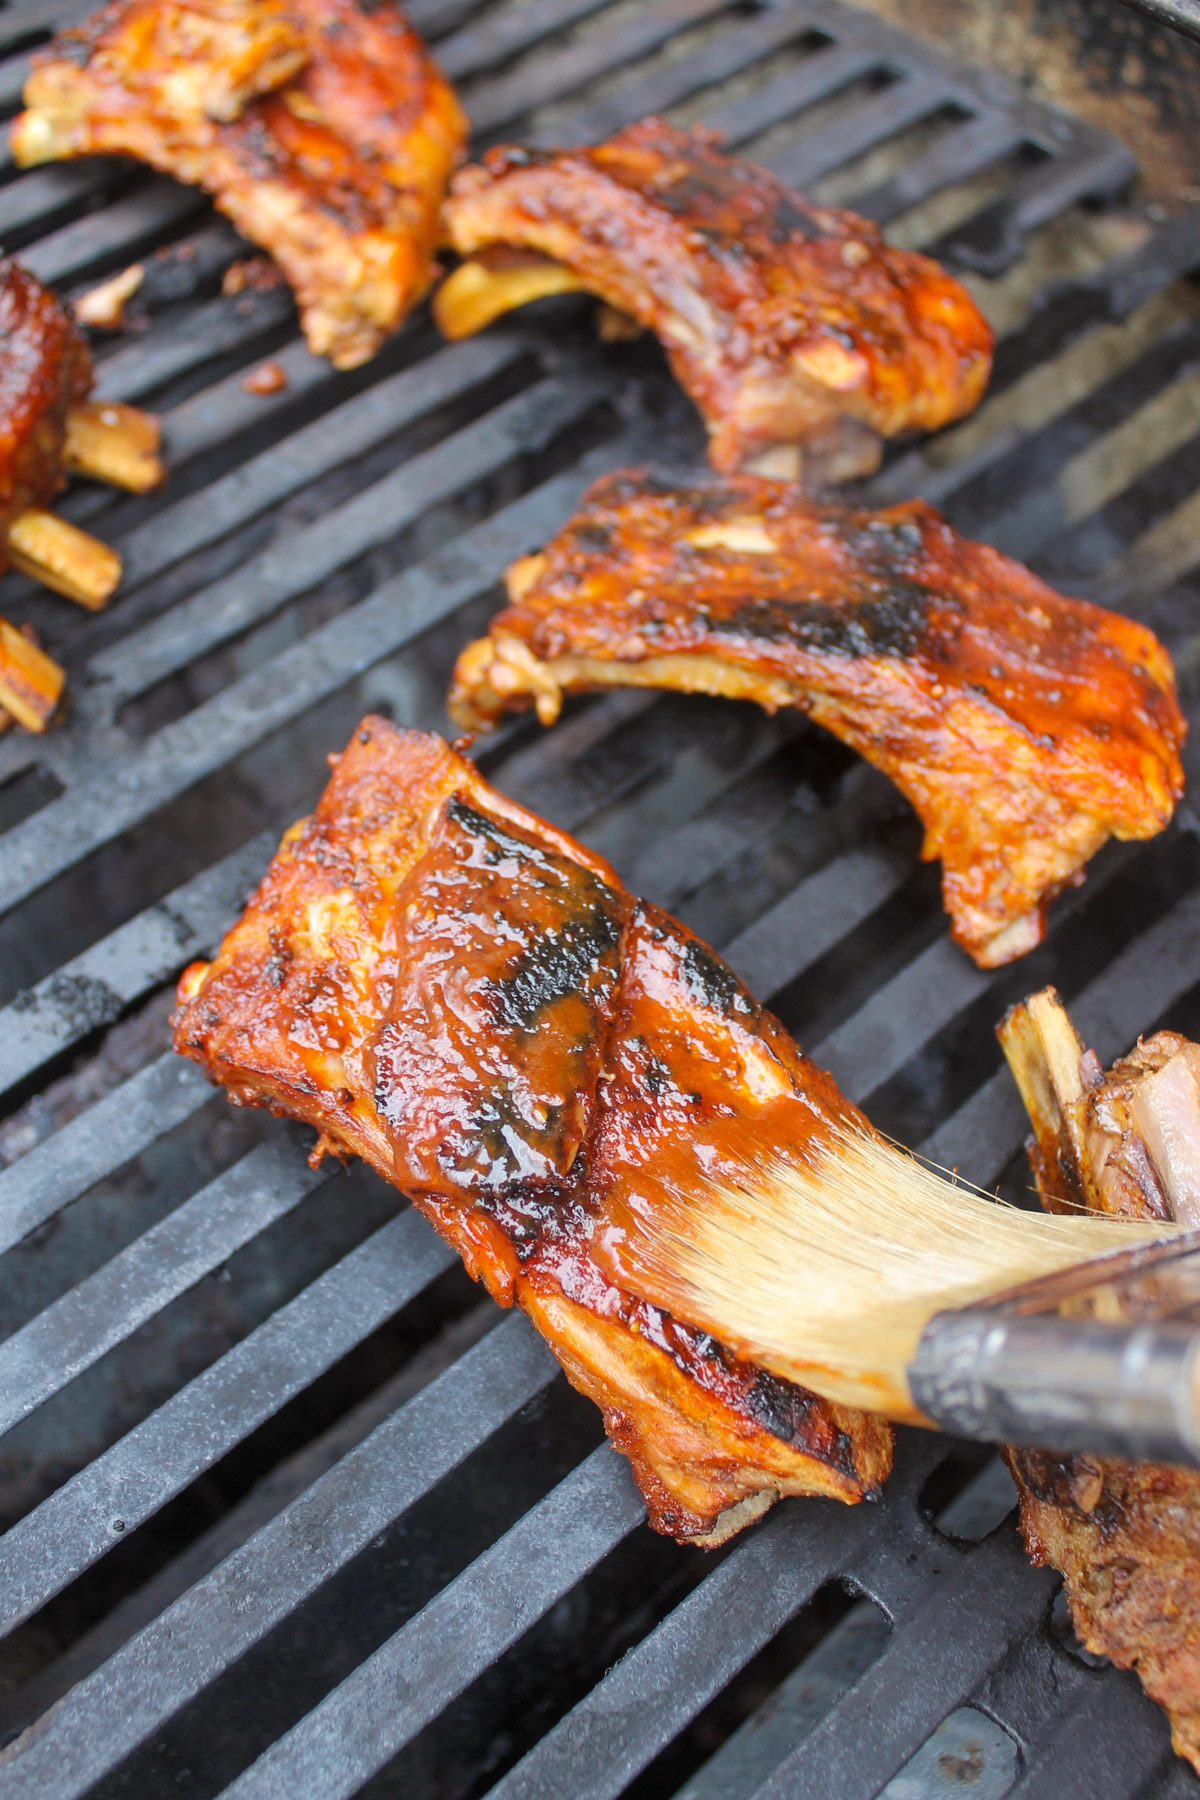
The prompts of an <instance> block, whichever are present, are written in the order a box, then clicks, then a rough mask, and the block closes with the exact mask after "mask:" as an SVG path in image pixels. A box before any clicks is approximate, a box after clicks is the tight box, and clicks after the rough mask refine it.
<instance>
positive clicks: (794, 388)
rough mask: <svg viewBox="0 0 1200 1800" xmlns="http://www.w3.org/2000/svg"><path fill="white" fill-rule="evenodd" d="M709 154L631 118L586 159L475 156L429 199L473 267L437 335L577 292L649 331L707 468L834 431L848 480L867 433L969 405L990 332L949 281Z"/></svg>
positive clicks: (559, 154)
mask: <svg viewBox="0 0 1200 1800" xmlns="http://www.w3.org/2000/svg"><path fill="white" fill-rule="evenodd" d="M718 143H719V140H718V139H717V138H716V137H715V136H714V135H713V134H712V133H710V132H705V131H699V130H694V131H680V130H677V129H676V128H675V127H674V126H671V125H668V124H666V123H665V122H664V121H663V120H661V119H644V120H643V121H642V122H641V123H640V124H638V125H633V126H630V127H629V128H628V129H626V130H624V131H621V132H619V133H618V134H617V135H616V136H615V137H613V138H610V139H608V141H607V142H605V143H602V144H596V145H594V146H592V147H591V148H582V149H577V150H555V151H542V150H524V149H520V148H517V147H514V146H509V147H506V148H501V149H495V150H491V151H489V152H488V153H487V155H486V156H485V157H484V159H483V162H482V163H481V164H477V165H472V166H471V167H469V168H466V169H463V170H462V171H461V172H460V173H459V174H458V175H457V176H456V177H455V179H454V182H453V184H452V187H451V194H450V199H449V200H448V202H447V205H446V209H445V220H446V228H447V231H448V234H449V238H450V241H451V243H452V244H453V246H454V248H455V249H456V250H458V251H459V252H460V253H461V254H462V255H463V256H465V257H469V258H471V259H472V260H471V261H470V262H468V263H465V264H464V265H463V266H462V267H461V268H460V269H458V270H456V272H455V273H454V274H453V275H452V276H451V277H450V279H449V280H448V281H447V282H446V283H445V284H444V285H443V287H442V288H441V289H440V290H439V293H438V295H437V297H436V300H435V306H434V310H435V316H436V317H437V319H438V321H439V323H440V324H441V325H442V328H443V330H445V331H446V332H447V333H448V335H451V336H456V337H457V336H464V335H466V333H467V332H469V331H473V330H477V329H479V327H480V326H481V325H485V324H487V323H488V321H489V319H491V318H494V317H495V316H496V315H497V314H498V313H500V312H502V311H504V310H507V308H508V307H510V306H517V305H522V304H524V303H525V302H526V301H527V300H529V299H533V298H536V297H537V296H538V295H539V294H543V293H554V292H561V291H563V289H564V288H569V287H578V288H584V289H587V290H588V291H589V292H590V293H594V294H596V295H598V296H599V297H600V298H601V299H602V300H604V301H605V302H607V304H608V305H609V307H611V308H615V309H616V311H617V312H618V313H620V314H624V315H627V316H629V317H632V318H633V319H634V320H635V321H636V322H637V324H639V325H641V326H642V327H644V328H645V329H647V330H650V331H654V332H656V333H657V334H658V336H659V337H660V338H661V339H662V342H663V345H664V347H665V349H666V352H667V355H668V357H669V359H670V362H671V366H672V368H673V369H674V371H675V374H676V377H677V378H678V380H679V382H680V383H681V385H682V386H683V387H684V388H685V389H686V391H687V393H688V394H689V395H690V396H691V398H692V399H693V400H694V401H695V403H696V405H697V407H698V408H699V409H700V412H701V414H702V416H703V418H704V422H705V424H706V426H707V427H708V432H709V455H710V458H711V460H712V463H713V466H714V468H717V469H736V468H739V467H741V466H743V465H744V464H746V463H748V462H750V461H752V460H754V459H757V458H761V457H762V456H763V455H764V454H766V455H773V454H778V452H779V450H780V448H781V447H787V446H796V445H801V446H809V447H810V448H814V447H817V446H819V445H820V444H821V443H822V441H823V440H828V439H829V438H830V436H831V435H838V434H840V433H841V432H842V423H843V421H850V424H851V427H852V428H857V436H858V439H859V453H860V454H859V456H858V458H857V459H854V457H853V455H852V459H851V462H850V463H849V464H848V465H847V467H846V468H845V469H843V470H842V471H840V472H841V473H854V472H861V471H862V469H863V468H864V467H866V466H869V463H870V460H871V457H870V455H869V454H867V452H868V449H869V448H874V452H875V455H876V456H877V440H876V439H875V438H874V436H873V434H877V433H882V434H883V435H884V436H888V437H890V436H892V435H894V434H895V433H897V432H901V431H908V430H911V429H914V428H916V429H920V430H926V431H928V430H933V429H935V428H936V427H937V426H940V425H944V424H946V423H947V422H948V421H949V420H951V419H957V418H960V417H961V416H962V415H963V414H964V413H967V412H970V410H971V408H972V407H973V406H975V405H976V404H977V403H978V401H979V398H980V396H981V395H982V393H983V390H984V387H985V386H986V383H987V379H988V374H989V372H990V369H991V353H992V334H991V331H990V329H989V327H988V325H987V323H986V321H985V320H984V318H983V316H982V314H981V313H980V311H979V309H978V307H977V306H976V305H975V302H974V301H973V300H972V298H971V296H970V294H969V293H968V292H967V290H966V289H965V288H964V287H963V286H962V285H961V283H959V282H957V281H955V280H953V279H952V278H951V277H950V276H949V275H947V274H946V272H945V270H944V269H941V268H939V266H938V265H937V264H936V263H935V262H931V261H930V259H929V258H928V257H926V256H920V255H918V254H916V253H915V252H913V251H908V250H897V249H893V248H892V247H891V246H890V245H888V244H886V243H885V242H884V240H883V239H882V237H881V236H880V234H879V232H878V231H877V229H876V227H875V226H874V225H872V224H871V223H870V222H869V220H866V219H862V218H859V217H858V216H857V215H856V214H855V213H849V212H841V211H838V210H836V209H834V208H832V207H822V206H813V205H811V204H810V203H809V202H808V201H807V200H805V199H803V198H802V197H801V196H800V195H799V194H795V193H792V192H791V191H790V190H789V189H788V188H786V187H784V186H783V184H782V183H781V182H779V181H777V180H776V178H775V177H774V176H773V175H772V174H770V173H769V171H768V170H766V169H763V168H759V167H758V166H757V165H756V164H754V163H748V162H742V161H740V160H739V159H737V158H735V157H732V156H726V155H724V154H723V153H722V152H721V150H720V149H719V148H718ZM771 472H772V473H789V474H790V473H795V472H797V471H796V470H795V469H794V468H792V469H787V468H784V467H783V466H781V465H780V464H779V463H778V462H776V463H774V464H772V467H771Z"/></svg>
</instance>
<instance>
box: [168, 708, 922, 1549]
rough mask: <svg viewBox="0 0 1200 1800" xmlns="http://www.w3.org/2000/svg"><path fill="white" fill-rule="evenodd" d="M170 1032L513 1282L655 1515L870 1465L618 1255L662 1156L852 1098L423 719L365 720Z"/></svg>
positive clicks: (830, 1416) (683, 1522) (864, 1435)
mask: <svg viewBox="0 0 1200 1800" xmlns="http://www.w3.org/2000/svg"><path fill="white" fill-rule="evenodd" d="M175 1043H176V1047H177V1049H179V1050H180V1051H181V1052H182V1053H183V1054H184V1055H187V1056H191V1057H193V1058H194V1059H196V1060H197V1061H199V1062H200V1063H201V1064H202V1065H203V1066H204V1067H205V1068H206V1070H207V1071H208V1073H209V1074H210V1075H211V1076H212V1077H213V1078H214V1079H215V1080H217V1081H219V1082H220V1083H221V1084H222V1085H223V1086H224V1087H226V1089H227V1090H228V1091H229V1093H230V1096H231V1098H233V1099H234V1100H235V1101H236V1102H239V1103H243V1104H249V1105H259V1106H269V1107H271V1108H272V1109H273V1110H275V1111H277V1112H280V1113H284V1114H287V1115H289V1116H291V1117H294V1118H298V1119H302V1120H304V1121H306V1122H308V1123H310V1124H312V1125H314V1126H316V1127H317V1129H318V1130H319V1131H320V1132H321V1134H322V1136H321V1147H322V1148H324V1149H332V1150H334V1151H336V1152H338V1153H353V1154H356V1155H359V1156H362V1157H364V1158H365V1159H366V1160H367V1161H368V1162H370V1163H371V1164H372V1166H373V1167H374V1168H376V1169H377V1170H378V1171H379V1172H380V1173H381V1174H382V1175H383V1176H384V1177H385V1178H386V1179H388V1180H390V1181H393V1182H395V1183H396V1184H397V1185H398V1186H400V1187H401V1188H402V1189H403V1190H404V1191H405V1192H406V1193H407V1194H409V1195H410V1196H411V1198H412V1199H413V1200H414V1202H415V1203H416V1204H417V1205H418V1206H419V1207H420V1208H421V1210H422V1211H424V1212H425V1213H426V1215H427V1216H428V1217H429V1218H430V1219H431V1220H432V1221H433V1223H434V1224H435V1226H436V1227H437V1229H438V1230H439V1231H441V1232H442V1234H443V1235H444V1236H445V1237H446V1238H448V1240H449V1241H450V1242H451V1243H453V1244H454V1246H455V1247H456V1248H457V1249H458V1250H459V1252H460V1253H461V1255H462V1256H463V1259H464V1261H465V1262H466V1264H467V1267H468V1269H469V1270H470V1271H471V1273H472V1274H473V1275H474V1276H475V1277H476V1278H477V1279H479V1280H482V1281H483V1282H484V1283H485V1284H486V1286H487V1288H488V1290H489V1292H490V1293H492V1294H493V1295H494V1297H495V1298H496V1299H497V1300H499V1301H500V1302H501V1303H502V1304H504V1305H511V1304H512V1303H514V1302H516V1303H517V1304H519V1305H521V1306H522V1307H523V1308H524V1310H525V1311H526V1312H527V1313H528V1314H529V1316H530V1317H531V1318H532V1320H533V1321H534V1323H535V1324H536V1325H537V1327H538V1328H539V1330H541V1331H542V1333H543V1334H544V1335H545V1336H546V1338H547V1339H548V1341H549V1342H550V1344H551V1346H552V1348H553V1349H554V1351H555V1354H556V1355H557V1356H558V1358H559V1360H560V1362H561V1363H562V1365H563V1367H564V1369H565V1370H566V1373H567V1375H568V1377H569V1379H570V1380H571V1381H572V1382H573V1383H574V1385H575V1386H576V1387H578V1388H580V1389H581V1390H582V1391H583V1392H584V1393H586V1394H588V1395H589V1396H590V1397H591V1398H592V1399H593V1400H595V1401H596V1402H597V1404H598V1405H599V1406H600V1407H601V1408H602V1409H603V1412H604V1418H605V1425H606V1428H607V1430H608V1432H609V1434H610V1436H611V1437H612V1438H613V1439H614V1441H615V1442H616V1443H617V1444H618V1445H619V1447H620V1448H621V1449H622V1450H623V1451H624V1452H625V1454H626V1455H627V1456H628V1457H629V1458H630V1460H631V1462H632V1463H633V1467H634V1472H635V1474H636V1476H637V1480H638V1482H639V1485H640V1486H641V1488H642V1491H643V1493H644V1495H645V1497H646V1502H647V1506H648V1509H649V1514H650V1518H651V1522H652V1523H653V1524H654V1525H655V1526H656V1528H657V1529H659V1530H661V1531H666V1532H669V1533H672V1534H673V1535H675V1536H677V1537H679V1538H689V1539H693V1540H698V1541H700V1542H707V1543H714V1542H719V1541H721V1540H722V1539H723V1538H724V1537H726V1536H728V1535H729V1534H730V1532H732V1531H734V1530H737V1529H738V1528H739V1527H740V1526H741V1525H743V1524H745V1523H748V1522H749V1520H750V1519H751V1518H753V1517H756V1516H757V1515H758V1514H759V1513H760V1512H762V1511H763V1510H765V1508H766V1507H767V1506H769V1505H770V1504H771V1502H772V1501H773V1500H774V1499H775V1498H777V1497H778V1496H779V1495H781V1494H797V1493H802V1494H827V1495H832V1496H834V1497H836V1498H839V1499H842V1500H845V1501H853V1500H857V1499H860V1498H861V1497H862V1496H863V1495H864V1494H870V1493H874V1492H875V1491H877V1490H878V1488H879V1486H880V1484H881V1483H882V1481H883V1479H884V1477H885V1476H886V1474H887V1472H888V1469H889V1467H890V1461H891V1434H890V1430H889V1428H888V1426H887V1425H886V1424H885V1423H884V1422H883V1421H881V1420H878V1419H875V1418H872V1417H868V1416H866V1415H864V1414H860V1413H856V1412H853V1411H850V1410H848V1409H845V1408H839V1407H836V1406H832V1405H830V1404H828V1403H827V1402H825V1401H823V1400H821V1399H819V1398H817V1397H816V1396H814V1395H812V1394H810V1393H807V1392H806V1391H805V1390H803V1389H800V1388H797V1387H793V1386H791V1385H790V1384H788V1383H786V1382H782V1381H779V1380H777V1379H776V1378H774V1377H772V1376H767V1375H764V1374H762V1373H761V1372H759V1371H757V1370H755V1369H753V1368H752V1367H750V1366H749V1365H748V1364H744V1363H740V1362H738V1361H737V1360H736V1359H735V1358H734V1357H733V1356H731V1355H730V1354H728V1353H727V1352H725V1351H724V1350H723V1349H722V1347H721V1346H720V1345H719V1344H717V1343H716V1342H714V1341H713V1340H712V1339H711V1338H709V1337H707V1336H706V1335H704V1334H703V1333H699V1332H695V1331H692V1330H690V1329H688V1328H687V1327H685V1326H683V1325H681V1324H679V1323H678V1322H676V1321H675V1320H673V1319H671V1318H670V1317H668V1316H667V1315H665V1314H663V1313H662V1312H660V1311H658V1310H656V1309H655V1308H653V1307H650V1306H648V1305H646V1304H645V1303H643V1302H640V1301H637V1300H635V1299H634V1298H633V1297H632V1296H630V1295H629V1294H628V1293H627V1292H625V1291H623V1290H622V1288H621V1287H620V1285H619V1283H618V1282H617V1281H616V1280H614V1279H613V1278H612V1276H611V1275H610V1274H609V1273H607V1272H606V1265H607V1264H608V1262H609V1261H610V1259H609V1258H608V1257H607V1256H606V1246H609V1245H610V1244H611V1239H612V1236H613V1234H618V1235H619V1233H620V1231H621V1228H622V1219H623V1218H624V1217H625V1216H626V1211H625V1209H627V1208H628V1207H629V1206H631V1205H645V1204H653V1195H654V1192H655V1184H656V1183H658V1182H663V1181H672V1182H676V1183H683V1184H686V1183H689V1182H690V1183H695V1182H696V1181H697V1180H698V1179H702V1178H703V1172H704V1171H705V1170H706V1169H711V1168H712V1167H713V1166H714V1165H719V1162H720V1159H721V1157H722V1156H728V1157H730V1158H731V1159H736V1158H737V1156H738V1154H739V1151H740V1154H741V1155H742V1156H745V1154H747V1150H746V1145H747V1141H748V1140H753V1139H754V1138H755V1137H756V1135H758V1134H761V1133H763V1132H764V1131H769V1132H773V1131H778V1130H786V1131H788V1132H790V1134H791V1135H792V1136H793V1137H795V1136H797V1135H799V1136H803V1135H804V1134H811V1133H812V1132H814V1131H819V1130H820V1129H821V1128H822V1125H823V1123H824V1122H827V1121H828V1119H829V1118H830V1117H831V1116H835V1115H838V1114H848V1113H851V1112H852V1111H853V1109H852V1108H850V1106H849V1103H848V1102H846V1101H845V1100H844V1099H843V1098H842V1097H841V1095H840V1094H839V1093H838V1091H837V1089H836V1088H835V1087H834V1085H833V1083H832V1082H831V1081H830V1080H829V1078H828V1077H827V1076H825V1075H823V1074H821V1072H820V1071H819V1070H817V1069H816V1068H814V1066H813V1065H812V1064H811V1063H809V1062H807V1060H806V1059H805V1058H803V1057H802V1056H801V1055H800V1053H799V1051H798V1050H797V1049H796V1048H795V1046H794V1045H793V1044H792V1043H791V1040H790V1039H789V1038H788V1037H787V1034H786V1033H785V1032H784V1031H783V1030H782V1028H781V1027H780V1026H779V1025H778V1024H776V1022H775V1021H774V1020H772V1019H771V1018H770V1016H769V1015H768V1014H766V1013H764V1012H763V1011H762V1010H761V1009H760V1008H759V1007H758V1006H757V1005H756V1003H755V1002H754V1001H753V1000H752V999H751V998H750V997H749V995H747V994H746V992H745V991H744V989H743V988H742V987H741V985H740V983H738V981H737V980H736V978H735V977H734V976H733V975H732V973H731V972H730V971H729V970H728V969H727V968H726V967H725V966H724V965H723V964H722V963H720V962H719V961H718V959H717V958H716V957H714V956H713V955H712V953H711V952H710V951H708V950H707V949H705V947H704V946H703V945H702V944H700V943H699V942H698V940H696V939H695V938H694V937H692V935H691V934H690V933H689V932H687V931H686V930H685V929H684V928H683V927H682V926H681V925H679V924H677V923H676V922H675V921H674V920H672V919H670V918H669V917H668V916H667V915H666V914H663V913H660V912H658V911H657V910H656V909H655V908H653V907H650V906H648V905H646V904H644V903H642V902H640V901H638V900H636V899H635V898H634V897H633V896H632V895H630V894H629V893H627V892H626V890H625V889H624V888H623V887H622V886H621V884H620V882H619V881H618V879H617V877H616V876H615V874H614V873H613V871H612V870H611V869H610V868H609V867H608V865H607V864H606V863H605V862H603V860H602V859H601V858H599V857H596V856H594V855H592V854H591V853H589V852H588V851H587V850H585V849H584V848H583V847H582V846H580V845H579V844H577V843H575V842H574V841H573V840H572V839H570V838H568V837H566V836H565V835H564V834H562V833H559V832H557V831H555V830H554V829H553V828H552V827H550V826H548V825H546V824H545V823H544V822H543V821H541V820H539V819H538V818H536V817H535V816H534V815H532V814H530V813H527V812H525V811H523V810H522V809H521V808H519V807H516V806H514V805H513V804H512V803H511V802H510V801H508V800H506V799H504V797H503V796H502V795H500V794H499V793H497V792H496V791H495V790H494V789H492V788H490V787H488V785H487V784H486V783H485V782H484V781H483V780H482V779H481V777H480V776H479V775H478V774H477V773H476V771H475V770H474V769H473V767H472V766H471V765H470V764H469V763H467V762H466V761H464V760H463V759H462V758H461V757H459V756H457V755H456V754H455V753H454V752H453V751H451V750H449V749H448V748H447V747H446V745H445V744H443V743H442V742H441V741H440V740H439V739H437V738H434V737H430V736H427V735H425V734H423V733H418V732H414V731H401V730H398V729H396V728H395V727H393V726H391V725H390V724H388V723H387V722H386V721H384V720H380V719H368V720H365V721H364V723H363V725H362V727H361V728H360V730H359V731H358V732H357V733H356V734H355V737H354V739H353V740H352V742H351V744H350V746H349V748H348V749H347V750H346V752H345V753H344V754H343V756H342V757H341V758H340V760H339V761H338V763H337V767H336V770H335V773H334V775H333V778H332V780H331V781H330V783H329V786H328V788H327V789H326V792H325V794H324V795H323V797H322V799H321V801H320V803H319V805H318V807H317V810H316V812H315V814H314V815H313V817H312V818H311V819H308V820H304V821H301V823H300V824H299V825H298V826H296V827H294V828H293V829H292V831H290V832H289V833H288V834H287V836H286V837H285V839H284V842H283V844H282V846H281V848H280V851H279V853H278V855H277V856H276V858H275V861H274V863H273V864H272V867H271V869H270V871H269V872H268V874H267V876H266V878H265V880H264V882H263V884H262V886H261V887H260V889H259V890H258V892H257V894H256V895H255V896H254V897H253V899H252V900H251V901H250V903H249V905H248V907H247V909H246V912H245V914H244V916H243V918H242V920H241V921H240V923H239V924H238V925H236V926H235V927H234V929H233V930H232V931H231V932H230V933H229V935H228V937H227V938H226V940H225V942H224V944H223V945H222V947H221V950H220V952H219V954H218V956H217V958H216V960H215V961H214V962H213V963H212V964H210V965H207V966H206V965H196V966H195V967H194V968H193V969H191V970H189V971H188V973H187V974H186V975H185V977H184V979H183V981H182V982H181V984H180V1008H179V1011H178V1012H177V1014H176V1016H175ZM855 1116H857V1115H855Z"/></svg>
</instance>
